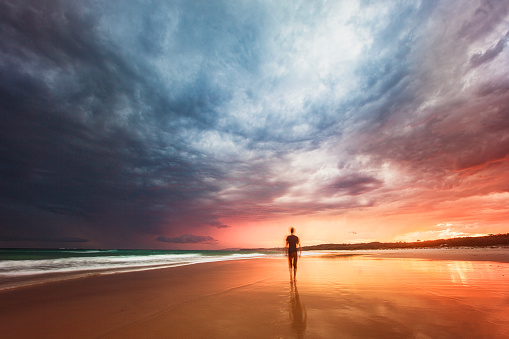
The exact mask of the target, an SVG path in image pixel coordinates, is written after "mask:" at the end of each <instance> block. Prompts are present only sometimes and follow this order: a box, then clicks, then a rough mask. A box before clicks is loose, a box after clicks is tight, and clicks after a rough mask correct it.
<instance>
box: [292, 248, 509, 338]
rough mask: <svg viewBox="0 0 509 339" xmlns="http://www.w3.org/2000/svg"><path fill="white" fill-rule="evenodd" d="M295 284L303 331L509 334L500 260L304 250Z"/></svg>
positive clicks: (504, 268) (507, 281)
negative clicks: (309, 252)
mask: <svg viewBox="0 0 509 339" xmlns="http://www.w3.org/2000/svg"><path fill="white" fill-rule="evenodd" d="M296 286H298V291H299V300H300V303H301V305H302V310H303V311H302V312H301V313H305V314H306V317H305V318H306V326H305V331H304V332H305V333H300V334H301V335H303V334H305V335H306V337H321V338H331V337H335V336H337V335H338V333H341V337H342V338H356V337H376V338H504V337H509V264H508V263H497V262H490V261H457V260H454V261H453V260H426V259H416V258H383V257H376V256H362V255H359V256H330V255H329V256H325V257H322V258H320V257H312V256H310V257H304V258H303V260H301V262H300V265H299V273H298V281H297V283H296ZM293 298H294V297H293ZM294 299H295V298H294ZM304 310H305V311H304ZM301 328H303V326H301Z"/></svg>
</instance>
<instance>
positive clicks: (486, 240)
mask: <svg viewBox="0 0 509 339" xmlns="http://www.w3.org/2000/svg"><path fill="white" fill-rule="evenodd" d="M490 246H509V233H506V234H490V235H487V236H482V237H461V238H449V239H438V240H426V241H415V242H402V241H398V242H377V241H375V242H368V243H357V244H321V245H314V246H303V247H302V250H303V251H319V250H329V251H333V250H343V251H347V250H388V249H403V248H444V247H490ZM224 250H225V251H283V248H281V247H280V248H242V249H240V248H228V249H224Z"/></svg>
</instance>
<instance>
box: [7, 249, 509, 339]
mask: <svg viewBox="0 0 509 339" xmlns="http://www.w3.org/2000/svg"><path fill="white" fill-rule="evenodd" d="M447 251H448V250H443V249H439V250H438V251H436V250H435V251H431V252H430V251H427V252H424V253H422V252H421V253H417V254H418V255H420V257H419V258H415V257H414V258H401V257H394V255H391V254H393V253H394V252H392V251H386V250H384V251H360V252H356V253H354V255H351V254H352V252H351V251H341V253H337V252H336V253H332V254H337V255H334V256H332V257H327V256H326V255H325V256H324V255H316V256H314V255H312V253H310V254H311V255H303V257H302V259H301V260H300V261H299V271H298V281H297V282H296V283H290V281H289V276H288V267H287V260H286V258H285V257H272V258H255V259H239V260H228V261H216V262H208V263H200V264H192V265H187V266H179V267H172V268H164V269H163V268H162V269H154V270H146V271H136V272H125V273H119V274H106V275H92V276H86V277H81V278H79V279H69V280H60V281H56V282H50V283H45V284H40V285H32V286H26V287H22V288H15V289H10V290H4V291H0V298H1V299H2V303H1V304H0V328H2V331H3V332H2V333H3V334H4V335H5V336H6V337H10V338H34V337H45V338H69V337H73V338H126V337H128V338H142V337H150V338H166V337H175V338H239V337H242V338H299V337H303V336H304V334H305V337H309V338H330V337H338V336H340V337H344V338H363V337H390V338H408V337H418V336H421V337H437V336H439V337H442V338H457V337H465V335H473V336H474V337H476V336H477V337H485V338H492V337H493V338H495V337H501V336H504V335H509V322H508V321H507V318H506V314H507V312H509V305H507V303H506V301H505V300H506V299H507V298H508V297H509V291H507V289H506V286H507V283H509V274H508V273H509V265H508V264H507V263H503V262H500V263H499V264H498V265H495V264H493V262H492V261H489V260H479V259H488V258H489V257H490V255H489V254H488V255H484V256H479V255H473V254H476V253H474V252H475V251H474V252H472V251H467V254H463V255H462V257H461V260H459V261H455V262H450V259H447V258H450V256H448V255H450V254H451V253H450V251H449V253H447ZM391 252H392V253H391ZM395 252H398V253H399V254H401V255H403V256H409V255H410V251H405V252H400V251H395ZM433 252H435V254H436V253H438V254H440V255H441V259H442V260H435V259H436V258H430V255H429V254H430V253H433ZM456 252H457V251H456ZM492 252H496V251H492ZM507 253H509V251H508V250H507V249H506V251H505V255H506V256H507ZM349 254H350V255H349ZM456 255H458V253H457V254H456ZM469 256H470V258H471V259H474V260H466V259H468V257H469ZM458 258H459V257H458ZM491 258H492V259H493V256H491ZM417 259H419V260H417ZM430 259H431V260H430ZM457 300H462V303H457V302H456V301H457ZM504 319H506V320H504ZM459 323H461V324H464V325H462V326H458V324H459Z"/></svg>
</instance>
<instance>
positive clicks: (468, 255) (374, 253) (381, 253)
mask: <svg viewBox="0 0 509 339" xmlns="http://www.w3.org/2000/svg"><path fill="white" fill-rule="evenodd" d="M302 253H303V256H305V257H321V258H324V259H334V258H345V257H353V256H369V257H375V258H385V259H391V258H393V259H396V258H398V259H404V258H407V259H422V260H450V261H490V262H497V263H509V246H498V247H482V248H481V247H446V248H403V249H402V248H395V249H377V250H315V251H311V250H308V251H303V252H302ZM279 258H280V257H279V256H271V257H264V258H240V259H227V260H218V261H210V262H195V263H185V264H172V265H167V266H166V265H165V266H147V267H130V268H125V269H103V270H97V269H96V270H83V271H76V272H55V273H43V274H37V275H33V276H26V277H21V279H22V280H23V281H22V282H20V281H19V280H20V277H12V278H10V279H6V280H5V281H4V282H3V283H2V284H0V293H1V292H3V291H10V290H16V289H20V288H29V287H32V286H39V285H45V284H51V283H55V282H59V281H69V280H76V279H84V278H87V277H93V276H108V275H117V274H126V273H135V272H145V271H153V270H171V269H174V268H178V267H186V266H194V265H201V264H210V263H214V262H228V261H239V260H256V259H279Z"/></svg>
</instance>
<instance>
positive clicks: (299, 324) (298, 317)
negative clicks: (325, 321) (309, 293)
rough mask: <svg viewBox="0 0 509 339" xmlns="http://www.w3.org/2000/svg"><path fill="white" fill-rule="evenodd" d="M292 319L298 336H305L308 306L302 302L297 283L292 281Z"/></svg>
mask: <svg viewBox="0 0 509 339" xmlns="http://www.w3.org/2000/svg"><path fill="white" fill-rule="evenodd" d="M290 320H291V324H292V328H293V330H294V331H295V332H297V338H304V332H305V331H306V326H307V314H306V308H305V307H304V306H303V305H302V304H301V302H300V297H299V291H298V290H297V283H296V282H292V283H291V292H290Z"/></svg>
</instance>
